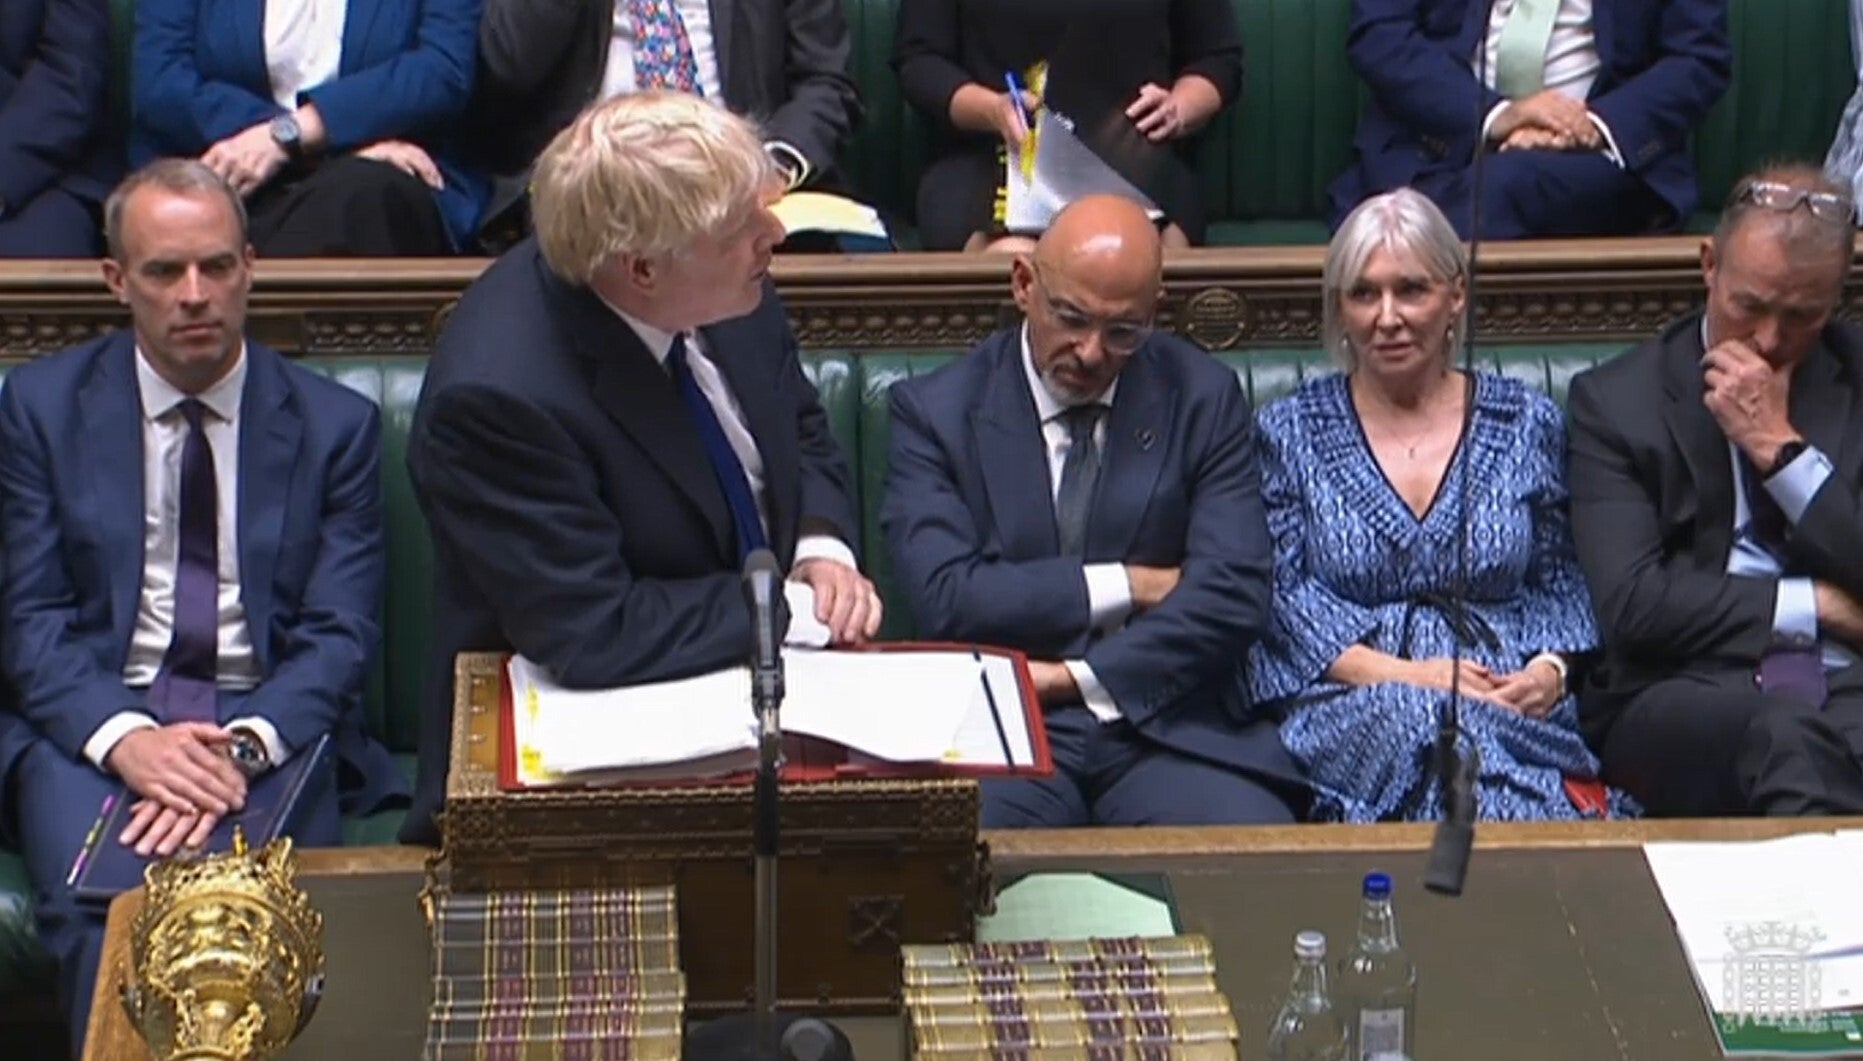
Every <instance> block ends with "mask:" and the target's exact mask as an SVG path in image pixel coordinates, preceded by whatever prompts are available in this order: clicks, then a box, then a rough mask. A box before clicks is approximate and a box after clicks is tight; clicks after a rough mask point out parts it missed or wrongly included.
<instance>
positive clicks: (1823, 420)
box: [1791, 329, 1859, 469]
mask: <svg viewBox="0 0 1863 1061" xmlns="http://www.w3.org/2000/svg"><path fill="white" fill-rule="evenodd" d="M1825 339H1826V341H1825V342H1823V343H1821V344H1820V345H1819V347H1818V348H1817V349H1815V350H1813V351H1812V352H1811V355H1810V356H1809V357H1807V358H1806V359H1805V363H1804V364H1803V365H1801V366H1799V368H1798V371H1797V372H1796V373H1794V374H1793V379H1792V397H1791V417H1792V423H1793V424H1795V425H1797V426H1798V429H1799V430H1800V431H1802V432H1804V435H1805V440H1806V441H1807V442H1810V443H1811V444H1812V445H1814V446H1816V447H1818V449H1819V450H1821V451H1822V452H1823V453H1824V454H1825V456H1827V457H1829V458H1830V460H1831V463H1832V465H1834V466H1835V467H1837V468H1839V469H1847V468H1849V467H1850V466H1852V465H1854V464H1855V462H1856V460H1857V458H1858V446H1857V435H1858V432H1857V430H1856V427H1857V426H1858V425H1857V422H1856V418H1855V416H1854V415H1853V413H1852V410H1853V408H1854V406H1855V403H1856V398H1857V391H1856V387H1857V383H1858V379H1859V376H1858V373H1857V369H1858V365H1857V360H1858V358H1857V351H1856V350H1855V349H1853V348H1851V347H1850V346H1849V344H1848V343H1846V342H1844V340H1843V336H1842V333H1841V332H1840V331H1837V330H1836V329H1832V330H1830V331H1827V332H1826V333H1825Z"/></svg>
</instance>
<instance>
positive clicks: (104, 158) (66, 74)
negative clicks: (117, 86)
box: [0, 0, 121, 208]
mask: <svg viewBox="0 0 1863 1061" xmlns="http://www.w3.org/2000/svg"><path fill="white" fill-rule="evenodd" d="M109 82H110V9H109V4H108V2H107V0H6V2H5V3H0V200H5V201H6V203H7V205H8V206H9V208H17V207H19V206H21V205H23V204H24V203H25V202H27V201H28V200H30V199H33V198H35V197H37V196H38V195H39V193H41V192H43V191H45V190H46V189H47V188H49V187H52V186H53V185H57V186H58V187H61V188H63V189H64V190H66V191H67V192H70V193H71V194H72V195H75V196H78V197H79V198H82V199H87V200H89V201H90V202H93V203H101V202H103V201H104V198H105V197H106V196H108V195H109V194H110V185H111V184H112V183H113V182H114V181H115V180H116V176H117V171H118V170H119V169H120V168H121V167H120V155H119V152H118V151H117V150H116V145H115V138H114V137H113V136H112V135H111V134H112V130H111V129H110V124H111V123H110V122H109V120H108V115H109V113H110V102H109V91H108V87H109Z"/></svg>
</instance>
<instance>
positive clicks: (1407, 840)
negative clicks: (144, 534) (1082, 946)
mask: <svg viewBox="0 0 1863 1061" xmlns="http://www.w3.org/2000/svg"><path fill="white" fill-rule="evenodd" d="M1858 827H1863V820H1856V819H1848V820H1846V819H1826V820H1821V821H1819V820H1805V821H1795V820H1770V819H1743V820H1728V821H1723V820H1697V821H1644V822H1609V823H1604V822H1578V823H1535V824H1509V825H1499V824H1497V825H1483V826H1481V827H1480V828H1479V829H1478V830H1477V833H1476V854H1475V856H1474V859H1473V863H1472V869H1471V872H1470V878H1469V885H1468V890H1467V892H1466V893H1465V895H1464V896H1463V897H1462V898H1460V899H1445V898H1441V897H1437V896H1432V895H1426V894H1425V893H1424V892H1423V891H1422V889H1421V886H1420V884H1419V883H1418V880H1419V879H1420V875H1421V867H1422V864H1423V860H1424V855H1425V853H1426V852H1427V850H1428V847H1429V841H1430V836H1431V833H1432V829H1431V827H1430V826H1427V825H1376V826H1348V825H1300V826H1291V827H1225V828H1149V829H1077V830H1020V831H1009V832H993V833H986V834H985V838H986V839H987V840H988V842H989V844H990V848H991V859H992V862H993V864H994V865H995V867H996V870H997V872H998V873H1000V874H1020V873H1025V872H1033V871H1063V870H1106V871H1159V872H1164V873H1167V874H1168V875H1169V878H1170V880H1171V882H1172V887H1173V891H1174V894H1175V899H1176V904H1177V909H1178V912H1179V916H1180V918H1181V919H1182V920H1183V922H1184V929H1185V931H1191V932H1203V933H1205V934H1208V935H1210V936H1211V937H1212V938H1213V939H1214V940H1215V941H1216V942H1217V944H1218V946H1217V951H1218V972H1219V980H1220V981H1221V986H1222V987H1223V989H1224V991H1225V992H1226V993H1228V995H1229V997H1230V1001H1231V1004H1232V1006H1233V1007H1234V1009H1235V1011H1236V1013H1237V1016H1238V1019H1239V1020H1240V1022H1241V1025H1242V1029H1243V1054H1242V1056H1243V1058H1245V1059H1250V1058H1256V1057H1259V1056H1260V1055H1261V1044H1260V1042H1259V1041H1258V1040H1259V1039H1260V1038H1261V1036H1262V1034H1263V1029H1264V1027H1265V1022H1266V1021H1267V1019H1268V1017H1269V1016H1270V1015H1271V1014H1272V1012H1273V1010H1274V1008H1275V1007H1276V1006H1278V1004H1279V1002H1280V993H1281V991H1282V990H1284V986H1285V978H1286V975H1287V972H1288V970H1289V969H1290V968H1291V957H1290V955H1291V941H1292V936H1293V932H1294V931H1295V930H1296V929H1298V928H1305V927H1318V928H1322V929H1324V930H1326V931H1327V933H1328V935H1329V938H1331V939H1333V940H1334V941H1335V946H1337V947H1343V946H1346V945H1348V944H1349V941H1350V939H1351V932H1352V928H1353V925H1354V923H1355V920H1354V919H1355V917H1356V912H1357V907H1356V886H1357V882H1358V879H1359V875H1360V874H1362V873H1363V872H1365V871H1366V870H1367V869H1369V868H1372V867H1378V868H1387V869H1389V870H1391V871H1392V873H1393V875H1394V876H1395V877H1396V878H1397V881H1398V894H1397V901H1398V911H1399V920H1400V924H1401V925H1402V926H1403V927H1404V929H1405V943H1406V946H1407V948H1408V949H1409V950H1410V951H1411V952H1412V954H1413V956H1414V957H1415V958H1416V960H1417V962H1418V965H1419V969H1420V971H1421V977H1420V979H1421V982H1422V987H1421V989H1420V999H1421V1002H1420V1009H1421V1016H1420V1018H1419V1024H1420V1026H1421V1029H1422V1031H1421V1034H1422V1036H1423V1041H1424V1044H1425V1045H1428V1046H1430V1047H1433V1049H1429V1050H1424V1049H1419V1054H1420V1055H1422V1056H1424V1057H1429V1058H1431V1059H1432V1061H1455V1059H1458V1058H1470V1059H1481V1061H1488V1059H1491V1058H1497V1057H1503V1056H1505V1057H1509V1058H1510V1061H1528V1059H1533V1058H1541V1057H1544V1058H1549V1059H1558V1061H1565V1059H1578V1058H1584V1059H1586V1061H1590V1059H1592V1058H1598V1059H1604V1058H1623V1059H1632V1058H1634V1059H1636V1061H1667V1059H1669V1058H1684V1059H1685V1058H1695V1057H1700V1058H1704V1059H1705V1058H1711V1057H1714V1056H1717V1052H1716V1051H1714V1050H1713V1048H1712V1041H1713V1040H1712V1036H1711V1034H1710V1030H1709V1027H1708V1023H1707V1018H1706V1016H1705V1014H1704V1013H1703V1012H1702V1010H1701V1006H1700V1003H1699V1001H1698V1000H1697V999H1696V998H1695V995H1694V991H1693V987H1692V984H1691V983H1690V982H1689V981H1688V979H1687V971H1686V965H1685V963H1684V962H1683V959H1682V956H1681V952H1680V948H1679V946H1678V945H1677V944H1676V943H1675V940H1674V933H1673V931H1672V929H1671V928H1670V926H1669V924H1668V921H1667V918H1666V916H1664V914H1663V911H1662V907H1661V899H1660V896H1659V895H1657V893H1656V890H1655V886H1654V883H1653V881H1652V880H1650V878H1649V876H1648V873H1647V871H1646V870H1644V869H1643V868H1642V859H1641V854H1640V851H1639V850H1638V849H1639V848H1640V846H1641V845H1642V844H1643V843H1644V842H1646V841H1651V840H1742V839H1764V838H1769V837H1775V836H1783V835H1788V834H1791V833H1796V832H1808V831H1820V830H1828V829H1833V828H1858ZM429 853H430V852H429V851H427V850H426V849H421V848H407V847H377V848H332V849H320V850H307V851H304V852H301V853H300V856H299V865H300V870H301V874H302V880H303V883H304V884H305V886H306V887H307V888H308V889H309V890H311V891H312V894H313V899H314V900H317V901H318V902H319V905H320V906H322V907H323V908H324V909H325V912H326V918H327V921H329V922H330V923H328V924H327V927H326V932H327V933H328V934H331V935H339V934H340V933H344V932H347V933H349V934H350V935H351V937H352V938H361V939H367V941H368V942H367V943H358V944H356V947H357V948H358V949H362V950H366V951H367V952H368V953H361V954H358V953H348V952H345V953H342V954H337V953H332V954H331V955H330V970H329V974H330V977H329V978H330V987H329V993H328V994H327V995H326V997H325V1000H324V1004H323V1006H322V1007H321V1009H320V1011H319V1013H318V1014H317V1016H316V1018H315V1019H314V1020H313V1021H312V1023H311V1025H310V1027H309V1028H308V1029H307V1030H306V1033H305V1036H304V1038H303V1039H302V1040H300V1042H299V1044H298V1045H297V1046H294V1047H293V1048H292V1049H291V1050H290V1051H288V1052H287V1053H286V1055H285V1056H286V1057H287V1058H293V1059H302V1061H316V1059H323V1058H329V1059H333V1061H334V1059H338V1058H340V1059H341V1061H364V1058H366V1059H367V1061H375V1059H377V1058H381V1059H392V1058H399V1057H408V1058H413V1057H417V1056H418V1052H419V1042H420V1039H419V1034H420V1032H421V1031H422V1028H421V1027H420V1026H419V1025H418V1023H417V1022H412V1021H410V1019H409V1014H410V1013H411V1012H413V1011H416V1010H418V1012H419V1013H422V1014H424V1012H425V1003H424V1002H422V1001H420V1000H419V999H416V998H415V997H414V996H416V995H418V996H419V998H420V999H424V998H425V997H426V994H427V991H428V976H429V974H428V972H427V960H428V955H427V953H426V950H425V948H424V928H423V926H422V924H421V920H420V917H419V916H418V912H417V911H416V909H415V905H414V902H413V898H414V895H415V894H416V892H417V891H418V888H419V881H420V879H421V875H422V873H423V870H424V866H425V861H426V858H427V856H428V855H429ZM385 893H386V894H388V895H390V896H393V897H394V901H393V902H390V903H384V902H383V901H382V898H381V897H382V896H383V895H384V894H385ZM403 894H405V896H406V900H407V901H406V903H405V904H402V903H401V902H400V900H399V896H401V895H403ZM371 897H372V898H371ZM141 903H142V891H141V889H137V890H135V891H131V892H127V893H125V894H124V895H122V896H120V897H118V898H117V900H116V901H115V902H114V903H112V904H111V906H110V913H109V920H108V926H107V930H106V936H105V941H104V953H103V960H102V964H101V967H100V972H99V975H98V980H97V984H96V988H95V995H94V1001H93V1004H92V1009H91V1016H90V1027H89V1032H88V1035H87V1042H86V1047H85V1057H86V1058H87V1059H96V1061H147V1059H148V1058H149V1057H150V1055H149V1051H148V1049H147V1047H146V1046H145V1045H144V1044H143V1043H142V1041H141V1039H140V1038H139V1037H138V1036H137V1034H136V1032H135V1031H134V1029H133V1028H131V1027H130V1024H129V1021H128V1018H127V1017H126V1016H125V1014H124V1012H123V1008H122V1005H121V1003H120V1001H119V992H120V983H121V980H122V977H123V976H124V974H125V970H126V969H127V967H128V960H129V953H128V952H129V925H130V923H131V921H132V920H133V919H134V917H135V915H136V912H137V911H138V910H139V909H140V907H141ZM404 907H405V909H404ZM364 908H367V909H370V910H376V911H377V912H376V913H374V914H372V915H371V916H374V917H378V918H382V919H384V920H383V921H382V923H381V924H379V925H377V924H373V923H371V924H365V925H360V926H359V925H357V924H350V925H348V926H347V927H344V926H339V925H337V924H335V923H334V916H335V915H333V914H332V911H337V912H338V913H342V914H344V915H345V916H355V915H350V914H348V911H352V910H360V909H364ZM378 908H379V909H378ZM380 911H387V912H386V913H383V912H380ZM345 973H348V978H349V980H350V981H352V982H349V983H347V984H346V982H345ZM378 978H379V979H382V980H384V981H385V982H388V983H392V984H394V985H396V986H397V987H399V986H402V985H405V987H406V991H405V992H402V991H399V990H386V989H384V988H383V987H382V985H381V984H379V983H378V984H375V985H372V986H367V985H362V984H360V983H358V982H354V981H360V980H363V979H378ZM1547 980H1551V981H1552V982H1547ZM365 988H366V989H365ZM1484 1013H1485V1014H1486V1015H1487V1016H1488V1017H1490V1018H1492V1019H1490V1020H1486V1021H1484V1020H1481V1019H1477V1018H1478V1017H1479V1016H1480V1015H1482V1014H1484ZM1433 1019H1434V1021H1435V1024H1434V1025H1432V1020H1433ZM840 1023H841V1025H842V1026H843V1027H844V1028H845V1029H847V1030H848V1032H849V1034H850V1036H851V1037H852V1038H853V1039H854V1040H855V1044H856V1048H857V1056H859V1057H860V1058H861V1059H862V1061H878V1059H880V1058H886V1057H897V1056H899V1043H898V1034H899V1033H898V1024H897V1021H896V1020H893V1019H890V1018H856V1019H850V1020H843V1021H841V1022H840ZM390 1025H392V1026H393V1027H394V1028H396V1029H397V1033H396V1035H397V1036H398V1037H396V1036H391V1037H389V1038H391V1039H393V1041H392V1042H391V1041H388V1040H387V1039H383V1040H379V1041H373V1045H372V1046H371V1047H370V1048H368V1049H367V1050H366V1052H365V1053H358V1052H357V1051H358V1044H359V1043H360V1042H370V1041H371V1040H370V1039H369V1034H370V1031H371V1030H372V1029H375V1028H377V1027H387V1026H390ZM1452 1025H1453V1026H1452ZM1575 1050H1576V1051H1578V1052H1574V1051H1575ZM1497 1051H1499V1052H1497Z"/></svg>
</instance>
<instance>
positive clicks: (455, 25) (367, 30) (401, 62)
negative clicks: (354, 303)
mask: <svg viewBox="0 0 1863 1061" xmlns="http://www.w3.org/2000/svg"><path fill="white" fill-rule="evenodd" d="M478 25H479V0H348V11H347V14H346V16H345V19H344V22H343V57H342V62H341V65H340V66H339V68H338V70H337V76H336V77H334V78H332V79H330V80H329V81H326V82H324V83H323V84H322V85H319V86H317V87H315V88H312V89H309V90H307V91H306V92H304V93H303V99H305V100H307V101H309V102H311V103H314V104H316V106H317V111H318V113H319V114H321V115H322V116H323V122H324V128H325V129H326V130H327V131H328V133H329V137H330V144H329V147H328V149H327V150H328V151H329V152H331V153H333V154H347V153H349V152H352V151H354V150H356V149H357V148H361V147H366V146H368V145H369V144H372V143H375V142H376V141H379V140H407V141H409V142H411V143H416V144H419V145H421V147H423V148H425V149H426V151H427V153H428V154H429V155H431V156H433V160H434V164H435V165H437V166H438V167H439V168H440V173H441V176H442V178H443V179H444V181H445V185H446V186H445V187H444V188H442V189H440V190H439V191H437V192H435V193H434V202H435V204H436V205H438V206H439V208H440V213H441V214H442V215H443V216H444V217H445V218H446V223H447V229H448V230H449V231H450V232H452V234H453V236H454V238H455V239H456V240H464V239H465V238H466V237H467V236H469V235H470V233H471V232H472V230H473V227H474V226H475V225H476V224H477V223H478V218H479V210H480V208H481V207H482V206H483V205H484V201H485V195H486V190H487V185H486V181H485V179H484V177H483V176H482V175H481V174H479V173H477V172H475V171H474V170H473V169H472V168H470V167H468V166H467V165H466V164H465V163H464V161H463V160H462V158H461V156H460V154H459V152H458V151H457V150H456V149H455V144H456V142H457V141H458V140H459V139H460V136H459V132H460V130H461V128H462V123H463V122H464V120H465V114H466V105H467V103H468V101H469V100H470V98H471V94H472V76H473V60H474V56H475V53H476V49H477V33H478ZM264 31H265V5H264V4H263V3H253V2H251V0H136V48H135V74H134V77H133V78H132V82H133V104H134V111H135V129H134V132H133V134H132V136H131V138H130V161H131V162H132V163H133V164H135V165H141V164H142V163H144V162H147V161H148V160H150V159H151V158H155V157H158V156H161V155H188V156H195V155H199V154H201V153H202V152H203V151H206V150H207V149H208V148H209V147H212V146H213V145H214V143H216V142H217V141H219V140H222V139H224V138H226V137H228V136H231V135H232V134H234V133H237V132H239V131H240V130H242V129H246V128H249V127H251V126H252V125H255V124H257V123H259V122H262V121H265V120H266V119H268V118H271V117H272V116H273V115H276V114H279V113H282V112H281V110H280V108H279V106H278V104H277V102H276V101H275V100H273V99H272V88H271V78H270V76H269V75H268V74H267V73H266V69H265V46H264Z"/></svg>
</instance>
